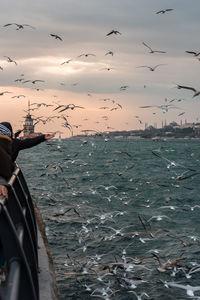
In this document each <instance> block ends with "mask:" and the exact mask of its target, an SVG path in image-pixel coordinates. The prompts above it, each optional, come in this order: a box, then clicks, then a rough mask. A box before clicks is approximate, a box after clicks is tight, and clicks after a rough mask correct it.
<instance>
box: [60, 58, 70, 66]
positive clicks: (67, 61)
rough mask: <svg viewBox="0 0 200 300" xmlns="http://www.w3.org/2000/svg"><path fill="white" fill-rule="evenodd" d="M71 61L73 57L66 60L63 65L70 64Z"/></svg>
mask: <svg viewBox="0 0 200 300" xmlns="http://www.w3.org/2000/svg"><path fill="white" fill-rule="evenodd" d="M70 61H72V59H68V60H66V61H64V62H63V63H61V65H64V64H68V63H69V62H70Z"/></svg>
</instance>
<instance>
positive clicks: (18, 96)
mask: <svg viewBox="0 0 200 300" xmlns="http://www.w3.org/2000/svg"><path fill="white" fill-rule="evenodd" d="M21 97H24V98H25V97H26V96H25V95H17V96H12V97H11V98H21Z"/></svg>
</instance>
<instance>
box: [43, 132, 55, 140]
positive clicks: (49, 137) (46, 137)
mask: <svg viewBox="0 0 200 300" xmlns="http://www.w3.org/2000/svg"><path fill="white" fill-rule="evenodd" d="M54 136H55V134H53V133H51V134H50V133H49V134H45V135H44V138H45V140H49V139H52V138H53V137H54Z"/></svg>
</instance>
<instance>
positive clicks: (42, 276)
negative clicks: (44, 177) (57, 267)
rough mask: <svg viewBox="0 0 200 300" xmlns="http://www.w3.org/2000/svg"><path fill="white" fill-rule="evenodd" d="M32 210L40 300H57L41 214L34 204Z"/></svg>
mask: <svg viewBox="0 0 200 300" xmlns="http://www.w3.org/2000/svg"><path fill="white" fill-rule="evenodd" d="M34 209H35V215H36V220H37V225H38V247H39V249H38V260H39V270H40V273H39V289H40V300H59V291H58V287H57V284H56V278H55V272H54V265H53V259H52V256H51V253H50V248H49V245H48V240H47V237H46V234H45V225H44V222H43V220H42V216H41V213H40V211H39V209H38V207H37V206H36V204H35V203H34Z"/></svg>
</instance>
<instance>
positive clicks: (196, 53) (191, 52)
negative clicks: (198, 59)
mask: <svg viewBox="0 0 200 300" xmlns="http://www.w3.org/2000/svg"><path fill="white" fill-rule="evenodd" d="M185 52H186V53H189V54H193V55H194V56H199V54H200V52H195V51H185Z"/></svg>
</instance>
